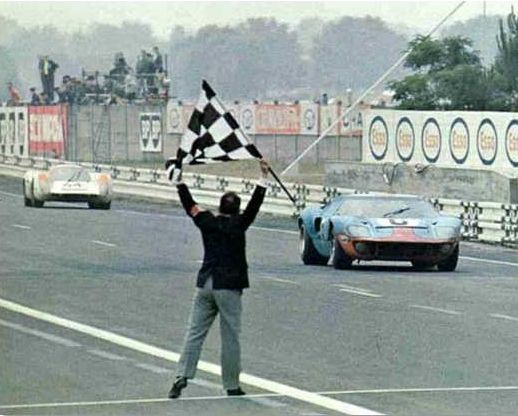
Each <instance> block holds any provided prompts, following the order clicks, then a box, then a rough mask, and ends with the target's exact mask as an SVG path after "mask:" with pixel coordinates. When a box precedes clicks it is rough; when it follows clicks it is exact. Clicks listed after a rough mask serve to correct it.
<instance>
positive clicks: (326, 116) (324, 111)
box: [318, 103, 342, 136]
mask: <svg viewBox="0 0 518 416" xmlns="http://www.w3.org/2000/svg"><path fill="white" fill-rule="evenodd" d="M339 117H340V104H338V103H331V104H328V105H320V114H319V132H318V133H319V134H322V133H323V132H324V131H325V130H326V129H327V128H328V127H329V126H331V124H333V122H334V121H336V119H337V118H339ZM340 124H342V123H341V122H338V123H336V124H335V126H334V127H333V128H332V129H331V130H330V131H329V132H328V133H327V136H338V135H339V134H340Z"/></svg>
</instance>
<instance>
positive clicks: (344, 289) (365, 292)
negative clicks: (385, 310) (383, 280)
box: [333, 284, 382, 298]
mask: <svg viewBox="0 0 518 416" xmlns="http://www.w3.org/2000/svg"><path fill="white" fill-rule="evenodd" d="M333 286H335V287H337V288H338V289H339V291H340V292H347V293H353V294H355V295H360V296H367V297H369V298H381V297H382V295H378V294H376V293H372V291H371V290H368V289H362V288H360V287H354V286H348V285H344V284H335V285H333Z"/></svg>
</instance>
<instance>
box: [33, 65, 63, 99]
mask: <svg viewBox="0 0 518 416" xmlns="http://www.w3.org/2000/svg"><path fill="white" fill-rule="evenodd" d="M58 68H59V65H58V64H57V63H56V62H54V61H53V60H52V59H49V57H48V55H45V56H44V57H43V58H41V57H40V60H39V63H38V69H39V71H40V77H41V84H42V86H43V92H44V93H45V95H46V96H47V102H46V103H45V104H51V103H52V102H54V73H55V72H56V69H58Z"/></svg>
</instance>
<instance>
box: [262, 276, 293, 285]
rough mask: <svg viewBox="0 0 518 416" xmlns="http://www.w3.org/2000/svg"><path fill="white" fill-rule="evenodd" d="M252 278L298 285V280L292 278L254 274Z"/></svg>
mask: <svg viewBox="0 0 518 416" xmlns="http://www.w3.org/2000/svg"><path fill="white" fill-rule="evenodd" d="M254 279H262V280H271V281H273V282H279V283H288V284H290V285H300V283H299V282H294V281H293V280H287V279H281V278H279V277H273V276H254Z"/></svg>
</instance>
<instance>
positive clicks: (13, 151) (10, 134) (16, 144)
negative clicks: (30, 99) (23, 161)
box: [0, 107, 29, 156]
mask: <svg viewBox="0 0 518 416" xmlns="http://www.w3.org/2000/svg"><path fill="white" fill-rule="evenodd" d="M28 137H29V134H28V124H27V108H26V107H0V154H4V155H7V156H28V155H29V146H28Z"/></svg>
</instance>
